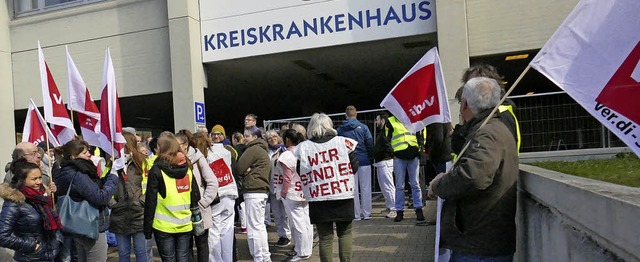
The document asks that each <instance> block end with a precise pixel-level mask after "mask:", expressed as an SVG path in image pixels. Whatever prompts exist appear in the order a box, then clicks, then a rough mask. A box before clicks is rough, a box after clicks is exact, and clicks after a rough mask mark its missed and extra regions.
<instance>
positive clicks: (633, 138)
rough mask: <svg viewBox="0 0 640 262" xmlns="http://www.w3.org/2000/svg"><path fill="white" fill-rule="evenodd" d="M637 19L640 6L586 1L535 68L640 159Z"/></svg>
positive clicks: (629, 1) (616, 0)
mask: <svg viewBox="0 0 640 262" xmlns="http://www.w3.org/2000/svg"><path fill="white" fill-rule="evenodd" d="M638 14H640V1H638V0H582V1H580V2H579V3H578V4H577V5H576V7H575V8H574V9H573V11H572V12H571V13H570V14H569V16H568V17H567V19H566V20H565V21H564V22H563V23H562V25H560V27H559V28H558V30H557V31H556V32H555V33H554V34H553V36H552V37H551V39H549V41H548V42H547V44H545V46H544V47H543V48H542V50H540V52H539V53H538V55H537V56H536V57H535V58H534V59H533V60H532V61H531V67H533V68H535V69H536V70H538V71H539V72H540V73H542V74H543V75H545V76H546V77H547V78H549V79H550V80H551V81H553V82H554V83H555V84H556V85H558V86H559V87H560V88H562V89H564V90H565V91H566V92H567V94H569V95H570V96H571V97H572V98H573V99H575V100H576V101H577V102H578V103H579V104H580V105H581V106H582V107H584V108H585V109H586V110H587V111H588V112H589V113H590V114H591V115H593V116H594V117H595V118H596V119H598V120H599V121H600V122H601V123H602V124H603V125H604V126H606V127H607V128H608V129H609V130H611V131H612V132H613V133H615V134H616V136H618V137H619V138H620V139H621V140H622V141H624V142H625V143H626V144H627V145H628V146H629V147H630V148H631V150H633V151H634V152H635V153H636V154H637V155H640V128H638V126H640V103H638V99H640V64H639V63H638V62H639V61H640V15H638Z"/></svg>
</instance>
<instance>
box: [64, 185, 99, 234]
mask: <svg viewBox="0 0 640 262" xmlns="http://www.w3.org/2000/svg"><path fill="white" fill-rule="evenodd" d="M77 175H78V174H77V173H76V174H74V175H73V178H72V179H71V183H70V184H69V189H67V194H66V195H64V196H59V197H58V203H57V205H56V206H57V208H58V215H59V216H60V222H62V232H64V233H67V234H72V235H77V236H82V237H86V238H90V239H97V238H98V222H99V221H98V209H96V208H95V207H93V206H91V204H89V202H87V200H82V201H81V202H76V201H74V200H73V199H71V196H69V193H71V187H72V186H73V180H75V178H76V176H77Z"/></svg>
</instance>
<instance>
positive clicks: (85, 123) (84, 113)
mask: <svg viewBox="0 0 640 262" xmlns="http://www.w3.org/2000/svg"><path fill="white" fill-rule="evenodd" d="M66 51H67V79H68V81H67V83H68V86H67V87H68V91H67V93H68V95H69V100H68V104H67V106H68V108H69V110H72V111H75V112H77V114H78V124H79V125H80V131H81V132H82V137H83V139H84V140H85V141H87V143H89V144H90V145H93V146H98V147H99V146H100V139H99V138H100V111H98V107H97V106H96V103H95V102H93V99H92V98H91V95H90V94H89V89H87V85H86V84H85V82H84V80H83V79H82V76H81V75H80V71H78V68H77V67H76V64H75V63H74V62H73V59H72V58H71V55H70V54H69V48H66Z"/></svg>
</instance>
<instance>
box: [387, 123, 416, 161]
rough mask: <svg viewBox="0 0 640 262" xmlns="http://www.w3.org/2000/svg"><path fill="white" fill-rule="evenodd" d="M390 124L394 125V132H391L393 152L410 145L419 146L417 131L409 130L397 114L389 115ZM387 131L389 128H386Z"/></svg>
mask: <svg viewBox="0 0 640 262" xmlns="http://www.w3.org/2000/svg"><path fill="white" fill-rule="evenodd" d="M388 120H389V124H391V126H392V127H393V134H391V147H392V148H393V152H398V151H402V150H405V149H407V148H408V147H409V146H415V147H418V138H417V137H416V133H412V132H409V130H407V128H405V127H404V125H403V124H402V123H400V121H398V119H397V118H396V117H395V116H392V117H389V119H388ZM384 131H385V133H387V132H388V128H387V127H385V128H384Z"/></svg>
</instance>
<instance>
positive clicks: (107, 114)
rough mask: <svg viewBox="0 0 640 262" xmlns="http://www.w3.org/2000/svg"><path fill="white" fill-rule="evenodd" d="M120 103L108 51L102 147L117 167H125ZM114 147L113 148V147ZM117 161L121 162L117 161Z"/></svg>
mask: <svg viewBox="0 0 640 262" xmlns="http://www.w3.org/2000/svg"><path fill="white" fill-rule="evenodd" d="M125 143H126V141H125V139H124V136H122V120H121V118H120V103H119V102H118V92H117V89H116V75H115V70H114V69H113V62H112V61H111V51H110V50H109V49H107V52H106V54H105V58H104V68H103V71H102V96H101V100H100V147H101V148H102V149H103V150H104V151H105V152H107V154H110V155H112V156H113V157H114V158H115V159H116V161H115V162H114V170H117V168H115V167H120V166H122V167H124V144H125ZM112 145H113V146H112ZM117 160H121V162H120V161H117Z"/></svg>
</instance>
